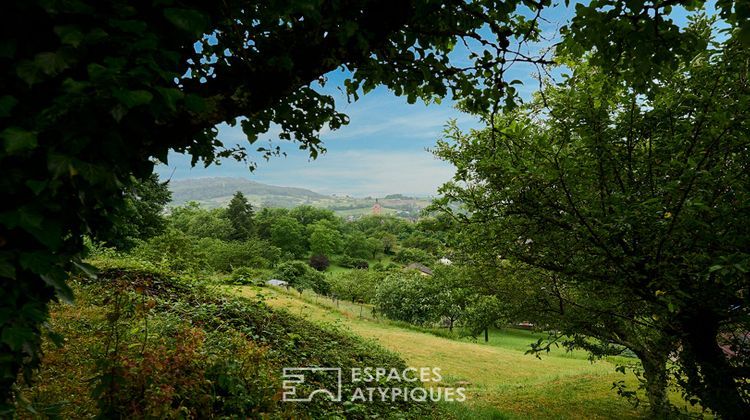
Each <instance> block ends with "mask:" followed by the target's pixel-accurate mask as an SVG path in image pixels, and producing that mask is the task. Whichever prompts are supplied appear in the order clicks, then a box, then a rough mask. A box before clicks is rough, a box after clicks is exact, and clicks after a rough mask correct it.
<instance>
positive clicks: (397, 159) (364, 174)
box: [256, 150, 454, 196]
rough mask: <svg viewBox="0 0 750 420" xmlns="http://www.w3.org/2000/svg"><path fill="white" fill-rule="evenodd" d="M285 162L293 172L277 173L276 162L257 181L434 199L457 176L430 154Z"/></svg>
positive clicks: (351, 154)
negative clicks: (410, 195) (429, 196)
mask: <svg viewBox="0 0 750 420" xmlns="http://www.w3.org/2000/svg"><path fill="white" fill-rule="evenodd" d="M284 160H285V161H286V162H284V166H286V167H288V168H289V171H279V170H273V169H272V167H273V166H275V165H274V164H275V162H274V161H271V162H269V163H268V164H265V165H261V167H259V169H258V172H257V178H256V179H257V180H258V181H260V182H266V183H270V184H277V185H290V186H299V187H304V188H309V189H312V190H314V191H318V192H321V193H326V194H333V193H343V194H351V195H356V196H366V195H371V196H383V195H385V194H393V193H402V194H413V195H434V194H435V193H436V192H437V188H438V187H439V186H440V185H442V184H443V183H444V182H446V181H448V180H449V179H450V178H451V177H452V176H453V173H454V170H453V168H452V167H451V166H450V165H449V164H447V163H445V162H442V161H439V160H437V159H435V158H434V157H433V156H432V155H431V154H430V153H429V152H427V151H421V152H419V151H416V152H411V151H409V152H406V151H398V152H397V151H381V150H356V151H339V152H336V153H329V154H326V155H324V156H322V157H320V158H318V159H317V160H315V161H311V162H307V161H305V160H304V159H303V158H301V157H296V156H295V157H290V158H287V159H284ZM279 163H280V162H279ZM266 166H268V169H269V170H266V168H265V167H266Z"/></svg>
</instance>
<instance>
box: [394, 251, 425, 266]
mask: <svg viewBox="0 0 750 420" xmlns="http://www.w3.org/2000/svg"><path fill="white" fill-rule="evenodd" d="M434 259H435V258H434V257H432V256H431V255H430V254H428V253H427V252H425V251H423V250H421V249H418V248H401V249H399V250H398V252H396V255H394V256H393V261H396V262H399V263H401V264H411V263H421V264H427V265H429V264H430V263H432V262H433V260H434Z"/></svg>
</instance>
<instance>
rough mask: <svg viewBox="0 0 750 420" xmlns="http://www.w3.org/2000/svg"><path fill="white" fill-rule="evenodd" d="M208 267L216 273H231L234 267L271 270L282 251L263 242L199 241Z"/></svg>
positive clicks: (209, 239) (211, 239) (208, 239)
mask: <svg viewBox="0 0 750 420" xmlns="http://www.w3.org/2000/svg"><path fill="white" fill-rule="evenodd" d="M197 244H198V247H199V248H200V249H201V250H202V251H203V252H205V254H206V262H207V264H208V266H209V267H210V268H212V269H214V270H216V271H221V272H225V273H226V272H231V271H232V269H233V268H234V267H253V268H270V267H271V266H273V265H274V264H275V263H276V262H277V261H278V258H279V256H280V255H281V251H280V250H279V249H278V248H276V247H275V246H273V245H270V244H269V243H268V242H266V241H263V240H254V241H247V242H237V241H232V242H227V241H222V240H220V239H214V238H203V239H200V240H198V242H197Z"/></svg>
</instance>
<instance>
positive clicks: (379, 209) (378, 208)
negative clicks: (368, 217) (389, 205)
mask: <svg viewBox="0 0 750 420" xmlns="http://www.w3.org/2000/svg"><path fill="white" fill-rule="evenodd" d="M382 211H383V206H381V205H380V203H378V199H377V198H376V199H375V204H373V206H372V214H375V215H378V214H380V213H382Z"/></svg>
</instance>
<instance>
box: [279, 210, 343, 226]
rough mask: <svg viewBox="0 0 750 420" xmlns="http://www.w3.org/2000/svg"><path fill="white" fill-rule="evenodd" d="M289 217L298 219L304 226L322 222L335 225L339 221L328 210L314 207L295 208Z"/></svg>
mask: <svg viewBox="0 0 750 420" xmlns="http://www.w3.org/2000/svg"><path fill="white" fill-rule="evenodd" d="M289 215H290V216H292V217H294V218H295V219H297V221H298V222H300V223H301V224H302V225H304V226H308V225H311V224H314V223H318V222H321V221H328V222H330V223H335V222H336V221H337V219H336V215H335V214H334V213H333V211H331V210H328V209H319V208H316V207H313V206H308V205H304V206H297V207H295V208H293V209H292V210H291V211H290V212H289Z"/></svg>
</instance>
